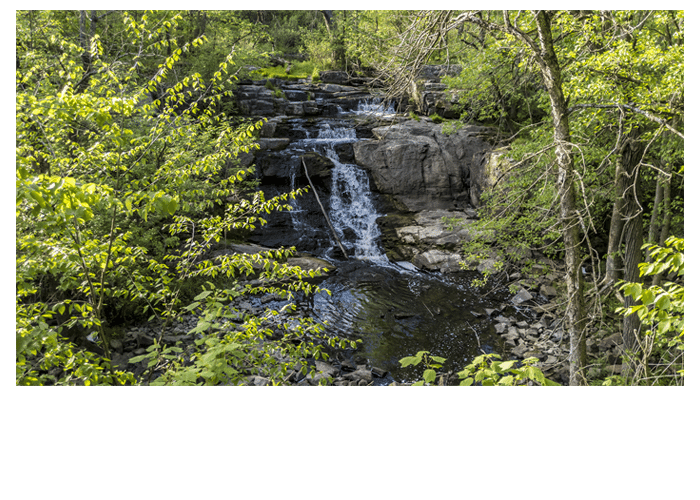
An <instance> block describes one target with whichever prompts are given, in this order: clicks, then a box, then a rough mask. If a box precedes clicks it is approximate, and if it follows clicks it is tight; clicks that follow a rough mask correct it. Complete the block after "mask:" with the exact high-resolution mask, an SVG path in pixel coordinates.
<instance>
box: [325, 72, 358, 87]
mask: <svg viewBox="0 0 700 500" xmlns="http://www.w3.org/2000/svg"><path fill="white" fill-rule="evenodd" d="M318 76H319V77H320V78H321V81H322V82H323V83H335V84H338V85H347V84H348V83H350V75H348V74H347V73H346V72H345V71H319V73H318Z"/></svg>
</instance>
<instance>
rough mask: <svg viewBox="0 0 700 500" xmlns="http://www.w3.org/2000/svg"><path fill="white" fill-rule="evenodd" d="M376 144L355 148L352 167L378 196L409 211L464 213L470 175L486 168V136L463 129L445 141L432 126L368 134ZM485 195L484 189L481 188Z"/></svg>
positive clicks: (388, 128) (484, 130) (474, 128)
mask: <svg viewBox="0 0 700 500" xmlns="http://www.w3.org/2000/svg"><path fill="white" fill-rule="evenodd" d="M372 133H373V134H374V136H375V137H376V139H374V140H372V139H368V140H362V141H358V142H356V143H355V144H354V152H355V161H356V162H357V164H358V165H360V166H362V167H364V168H366V169H367V170H368V171H369V174H370V176H371V177H372V179H373V181H374V184H375V185H376V187H377V189H378V191H379V192H380V193H382V194H387V195H390V196H392V197H393V198H395V199H396V200H397V201H398V202H399V203H400V204H402V205H403V206H405V207H406V208H407V209H408V210H409V211H413V212H418V211H421V210H427V209H433V210H435V209H443V210H445V209H465V208H468V207H469V202H470V186H471V182H472V178H477V177H479V178H482V177H484V176H483V175H475V174H474V173H473V171H474V172H476V171H478V170H479V169H481V168H483V165H485V164H487V158H488V157H489V152H490V151H491V149H492V146H491V145H490V144H489V142H487V139H488V138H489V137H490V135H491V130H490V129H487V128H485V127H478V126H473V125H467V126H464V127H462V128H461V129H460V130H458V131H456V132H455V133H453V134H450V135H445V134H443V133H442V127H441V126H440V125H438V124H435V123H432V122H431V121H427V120H423V121H420V122H419V121H415V120H407V121H405V122H402V123H399V124H395V125H390V126H385V127H376V128H374V129H372ZM480 189H484V187H482V188H480Z"/></svg>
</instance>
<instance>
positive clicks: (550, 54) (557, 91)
mask: <svg viewBox="0 0 700 500" xmlns="http://www.w3.org/2000/svg"><path fill="white" fill-rule="evenodd" d="M536 15H537V17H536V21H537V32H538V37H539V45H540V54H539V55H540V57H539V58H537V62H538V64H539V66H540V70H541V71H542V76H543V77H544V83H545V87H546V88H547V93H548V95H549V100H550V103H551V106H552V119H553V121H554V143H555V148H556V149H555V151H556V158H557V166H558V169H559V196H560V218H561V224H562V226H563V239H564V246H565V252H566V253H565V259H566V289H567V297H568V299H569V305H568V307H567V310H566V324H567V330H568V331H569V346H570V353H569V361H570V368H569V384H570V385H585V377H584V369H585V366H586V334H585V325H584V320H585V314H584V305H583V304H584V302H583V274H582V272H581V256H580V252H581V248H580V246H581V235H580V232H579V220H578V214H577V208H578V205H577V203H578V201H577V196H576V187H575V184H574V160H573V157H572V155H571V133H570V129H569V118H568V115H567V107H568V106H567V104H566V98H565V97H564V91H563V87H562V79H561V69H560V67H559V61H558V59H557V56H556V53H555V51H554V41H553V39H552V30H551V18H550V14H549V13H547V12H545V11H539V12H537V14H536Z"/></svg>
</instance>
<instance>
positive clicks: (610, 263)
mask: <svg viewBox="0 0 700 500" xmlns="http://www.w3.org/2000/svg"><path fill="white" fill-rule="evenodd" d="M622 172H623V168H622V161H621V160H620V159H618V160H617V162H616V164H615V201H614V202H613V210H612V217H611V220H610V234H609V236H608V255H607V258H606V261H605V280H604V281H603V282H604V284H606V285H612V284H614V283H617V281H618V280H619V279H620V278H622V258H621V257H620V240H621V239H622V219H621V217H620V208H621V207H622V198H623V196H624V193H625V191H624V187H623V184H622Z"/></svg>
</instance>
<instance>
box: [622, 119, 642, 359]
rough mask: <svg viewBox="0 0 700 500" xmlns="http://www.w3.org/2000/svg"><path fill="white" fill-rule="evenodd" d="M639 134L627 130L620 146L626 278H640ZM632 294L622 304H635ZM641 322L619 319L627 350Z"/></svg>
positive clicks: (634, 318)
mask: <svg viewBox="0 0 700 500" xmlns="http://www.w3.org/2000/svg"><path fill="white" fill-rule="evenodd" d="M638 135H639V132H638V130H637V129H635V130H633V131H632V132H631V133H630V136H629V137H628V139H627V140H626V141H625V144H624V145H623V147H622V155H621V156H622V166H623V169H624V172H623V175H622V178H621V179H622V181H623V183H624V198H623V205H622V209H621V217H622V219H623V220H624V221H625V226H624V229H623V238H624V244H625V256H624V261H625V275H624V280H625V281H627V282H630V283H632V282H640V281H641V280H640V278H639V263H640V262H641V261H642V241H643V232H642V231H643V230H642V213H643V211H642V207H641V205H640V203H639V201H638V200H637V193H638V192H639V185H640V184H639V181H640V171H639V170H640V162H641V160H642V157H643V155H644V148H643V147H642V145H641V144H640V143H639V142H638V141H637V140H636V139H637V137H638ZM636 304H637V302H636V301H633V300H632V298H631V297H629V296H628V297H625V307H631V306H633V305H636ZM640 325H641V322H640V320H639V316H638V315H636V314H630V315H628V316H625V317H624V318H623V322H622V343H623V346H624V348H625V349H626V350H629V351H632V352H635V351H637V349H638V347H639V344H638V342H637V335H638V334H639V328H640Z"/></svg>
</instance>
